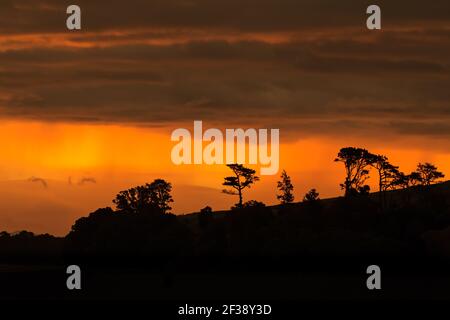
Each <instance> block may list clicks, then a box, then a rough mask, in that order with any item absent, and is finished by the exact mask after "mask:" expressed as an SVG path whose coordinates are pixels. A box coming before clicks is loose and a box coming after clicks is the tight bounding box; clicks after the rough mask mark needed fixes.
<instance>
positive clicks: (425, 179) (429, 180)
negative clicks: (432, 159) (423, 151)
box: [415, 162, 445, 186]
mask: <svg viewBox="0 0 450 320" xmlns="http://www.w3.org/2000/svg"><path fill="white" fill-rule="evenodd" d="M415 173H416V175H418V176H419V177H420V178H419V179H418V180H419V181H420V182H421V184H422V185H425V186H429V185H431V184H433V183H434V182H437V180H439V179H441V178H444V177H445V175H444V174H443V173H442V172H440V171H438V170H437V167H436V166H435V165H433V164H431V163H428V162H426V163H419V164H418V165H417V169H416V171H415Z"/></svg>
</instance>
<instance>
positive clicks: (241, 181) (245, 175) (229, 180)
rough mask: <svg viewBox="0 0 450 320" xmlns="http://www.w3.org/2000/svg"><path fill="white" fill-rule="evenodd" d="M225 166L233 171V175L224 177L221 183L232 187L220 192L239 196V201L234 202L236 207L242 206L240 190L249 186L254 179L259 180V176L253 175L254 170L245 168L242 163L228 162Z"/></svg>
mask: <svg viewBox="0 0 450 320" xmlns="http://www.w3.org/2000/svg"><path fill="white" fill-rule="evenodd" d="M227 167H228V168H230V169H231V170H232V171H233V173H234V176H230V177H225V181H224V182H223V184H222V185H224V186H227V187H231V188H232V189H231V190H230V189H224V190H222V192H223V193H226V194H230V195H237V196H239V202H238V203H237V204H236V207H238V208H242V206H243V195H242V191H243V190H244V189H245V188H250V187H251V186H252V184H254V183H255V182H256V181H259V177H257V176H256V175H255V174H256V171H255V170H253V169H250V168H246V167H244V166H243V165H242V164H228V165H227ZM233 189H234V190H233Z"/></svg>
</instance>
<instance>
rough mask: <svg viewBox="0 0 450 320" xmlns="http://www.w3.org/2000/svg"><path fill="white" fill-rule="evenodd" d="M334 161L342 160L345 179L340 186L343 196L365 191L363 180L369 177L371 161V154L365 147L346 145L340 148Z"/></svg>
mask: <svg viewBox="0 0 450 320" xmlns="http://www.w3.org/2000/svg"><path fill="white" fill-rule="evenodd" d="M334 161H335V162H342V163H343V164H344V166H345V181H344V183H342V184H341V188H342V189H344V190H345V196H346V197H347V196H350V195H352V194H354V193H363V192H366V191H367V188H368V186H365V185H364V182H365V181H366V180H367V179H368V178H369V170H368V167H369V166H370V164H371V163H372V161H373V155H372V154H371V153H370V152H369V151H367V150H366V149H361V148H354V147H347V148H342V149H341V150H340V151H339V153H338V156H337V158H336V159H335V160H334Z"/></svg>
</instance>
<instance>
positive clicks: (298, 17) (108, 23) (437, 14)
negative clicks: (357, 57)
mask: <svg viewBox="0 0 450 320" xmlns="http://www.w3.org/2000/svg"><path fill="white" fill-rule="evenodd" d="M76 3H77V4H78V5H79V6H80V7H81V8H82V12H83V19H84V20H83V22H84V26H85V29H86V30H89V31H99V30H105V29H122V28H142V27H152V28H216V29H217V28H218V29H236V30H239V31H255V30H256V31H273V30H292V29H300V28H317V27H324V28H329V27H342V26H352V25H358V24H361V22H363V21H364V13H365V9H366V8H367V6H368V5H370V4H372V3H370V2H368V1H365V0H347V1H340V2H338V1H335V0H247V1H241V0H226V1H224V0H218V1H210V0H153V1H147V0H130V1H126V2H124V1H121V0H97V1H90V0H78V1H76ZM70 4H72V2H69V1H61V0H40V1H36V0H4V1H2V2H1V4H0V12H1V16H0V32H43V31H45V32H63V31H65V30H64V28H65V24H64V23H61V22H64V21H65V17H66V13H65V11H66V8H67V6H68V5H70ZM377 4H378V5H380V6H381V7H382V8H383V10H384V17H385V21H386V24H389V23H398V22H399V20H401V21H417V20H419V21H420V20H429V19H433V20H437V21H439V20H444V21H447V20H448V12H450V4H449V2H448V1H447V0H435V1H433V3H432V4H430V3H424V2H423V1H419V0H398V1H395V2H394V1H387V0H379V1H377Z"/></svg>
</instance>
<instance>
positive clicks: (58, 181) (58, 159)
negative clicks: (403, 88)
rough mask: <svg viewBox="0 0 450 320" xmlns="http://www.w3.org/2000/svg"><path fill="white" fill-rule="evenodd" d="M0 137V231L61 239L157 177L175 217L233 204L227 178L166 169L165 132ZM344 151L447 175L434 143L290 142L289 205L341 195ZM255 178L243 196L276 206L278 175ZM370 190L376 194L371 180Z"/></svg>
mask: <svg viewBox="0 0 450 320" xmlns="http://www.w3.org/2000/svg"><path fill="white" fill-rule="evenodd" d="M188 129H190V130H192V128H189V127H188ZM0 136H1V137H2V138H1V141H0V142H1V145H2V150H3V153H2V154H3V156H2V157H1V158H0V168H1V170H0V181H1V182H0V190H1V193H0V195H1V196H0V197H1V198H2V199H0V224H1V225H2V228H3V229H6V230H10V231H13V230H20V229H29V230H32V231H35V232H51V233H55V234H60V235H62V234H65V233H66V232H67V231H68V230H69V228H70V226H71V225H72V223H73V222H74V220H75V219H76V218H78V217H80V216H83V215H87V214H88V213H89V212H91V211H93V210H95V209H96V208H98V207H104V206H111V205H112V203H111V200H112V199H113V197H114V195H115V194H116V193H117V192H118V191H120V190H123V189H125V188H128V187H132V186H135V185H139V184H143V183H145V182H149V181H152V180H153V179H155V178H160V177H161V178H165V179H167V180H168V181H170V182H172V183H173V185H174V200H175V203H174V206H173V207H174V212H175V213H188V212H193V211H196V210H198V209H200V208H202V207H204V206H206V205H210V206H212V207H213V208H214V209H216V210H218V209H227V208H229V207H230V206H231V205H232V204H233V203H235V201H236V199H235V198H234V197H232V196H229V195H225V194H221V192H220V190H221V189H222V186H221V183H222V181H223V177H224V176H225V175H226V174H228V169H227V168H226V167H225V166H220V165H213V166H206V165H200V166H199V165H182V166H175V165H173V164H172V163H171V160H170V150H171V148H172V146H173V145H175V143H174V142H171V141H170V132H169V131H167V130H163V129H151V128H139V127H131V126H120V125H87V124H64V123H43V122H29V121H2V122H1V126H0ZM381 143H382V144H383V147H380V144H381ZM347 145H355V146H361V147H366V148H369V149H370V150H371V151H372V152H377V153H382V154H386V155H388V156H389V158H390V159H391V161H392V162H393V163H395V164H397V165H400V166H401V169H402V170H404V171H406V172H408V171H411V170H413V169H414V167H415V165H416V164H417V163H418V162H419V161H431V162H433V163H435V164H437V165H438V167H439V168H440V169H442V170H443V171H444V172H446V173H447V172H450V161H449V160H450V152H448V151H445V149H442V146H441V145H440V144H439V142H436V143H434V144H433V143H430V141H427V140H425V139H420V138H416V139H414V140H412V139H410V138H408V141H402V140H401V139H399V140H395V139H394V140H393V141H391V142H390V143H385V142H381V141H374V140H368V141H364V142H363V141H361V139H360V138H357V139H351V138H350V139H349V138H345V139H343V138H342V139H339V138H337V139H333V138H329V137H317V138H306V139H300V140H297V141H296V140H291V141H289V142H287V143H282V145H281V150H280V160H281V168H283V169H286V170H287V171H288V173H289V174H290V175H291V176H292V179H293V183H294V185H295V195H296V198H297V200H300V199H301V197H302V195H303V194H304V193H305V192H306V191H308V190H309V189H310V188H313V187H314V188H317V190H318V191H319V192H320V193H321V196H322V197H331V196H336V195H339V194H341V191H340V189H339V183H340V182H341V180H342V176H343V168H342V167H341V165H340V164H336V163H334V162H333V159H334V157H335V156H336V153H337V151H338V150H339V148H340V147H342V146H347ZM30 177H38V178H42V179H44V180H46V182H47V185H48V186H47V188H46V187H44V186H43V185H42V184H41V183H40V182H30V181H28V179H29V178H30ZM69 177H70V178H69ZM83 178H94V179H95V181H96V183H92V182H85V183H83V184H80V181H82V179H83ZM261 178H262V179H261V181H260V182H258V183H257V184H256V185H255V186H254V188H253V189H252V190H250V191H249V192H247V193H246V194H245V197H246V199H256V200H259V201H263V202H265V203H266V204H274V203H276V199H275V185H276V181H277V179H278V175H277V176H263V177H261ZM69 179H70V180H69ZM371 184H372V185H373V186H374V188H376V187H375V186H376V180H375V179H372V181H371Z"/></svg>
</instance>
